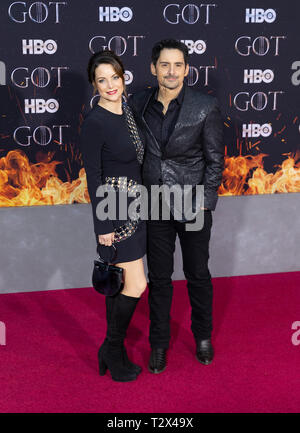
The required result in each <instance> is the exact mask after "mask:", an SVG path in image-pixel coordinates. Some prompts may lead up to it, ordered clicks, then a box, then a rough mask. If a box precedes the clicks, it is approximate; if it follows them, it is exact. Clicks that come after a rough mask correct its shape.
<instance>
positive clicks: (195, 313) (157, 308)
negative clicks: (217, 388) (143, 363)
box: [147, 210, 213, 349]
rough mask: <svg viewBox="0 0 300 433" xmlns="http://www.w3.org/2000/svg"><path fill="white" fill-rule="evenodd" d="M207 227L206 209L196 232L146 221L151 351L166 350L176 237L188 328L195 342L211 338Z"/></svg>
mask: <svg viewBox="0 0 300 433" xmlns="http://www.w3.org/2000/svg"><path fill="white" fill-rule="evenodd" d="M211 226H212V214H211V211H210V210H206V211H204V225H203V228H202V229H201V230H199V231H186V230H185V223H181V222H178V221H175V220H174V219H171V220H170V221H163V220H159V221H151V220H149V221H148V222H147V227H148V230H147V241H148V242H147V263H148V271H149V273H148V278H149V307H150V333H149V341H150V345H151V347H152V348H158V347H160V348H165V349H167V348H168V347H169V341H170V309H171V303H172V295H173V286H172V279H171V276H172V273H173V270H174V251H175V241H176V235H177V234H178V236H179V240H180V245H181V250H182V259H183V272H184V275H185V278H186V280H187V287H188V294H189V299H190V303H191V307H192V312H191V329H192V332H193V334H194V337H195V339H207V338H210V337H211V331H212V298H213V287H212V282H211V275H210V272H209V269H208V258H209V240H210V233H211Z"/></svg>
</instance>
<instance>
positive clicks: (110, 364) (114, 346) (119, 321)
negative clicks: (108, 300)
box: [98, 293, 139, 382]
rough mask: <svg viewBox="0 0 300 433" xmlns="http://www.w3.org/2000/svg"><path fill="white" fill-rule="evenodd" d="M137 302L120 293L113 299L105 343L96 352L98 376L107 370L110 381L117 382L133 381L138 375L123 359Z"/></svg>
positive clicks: (135, 299) (136, 299)
mask: <svg viewBox="0 0 300 433" xmlns="http://www.w3.org/2000/svg"><path fill="white" fill-rule="evenodd" d="M138 300H139V298H133V297H131V296H126V295H123V294H122V293H120V294H118V295H116V296H115V297H114V300H113V303H112V304H113V305H112V309H111V312H110V320H109V321H108V323H107V336H106V341H105V342H104V343H103V344H102V346H101V347H100V349H99V352H98V359H99V372H100V375H104V374H105V372H106V370H107V369H109V371H110V373H111V377H112V379H113V380H115V381H118V382H129V381H132V380H135V379H136V378H137V374H138V373H137V372H136V371H133V370H132V367H131V368H129V367H128V366H127V365H126V362H125V357H124V339H125V336H126V331H127V328H128V326H129V323H130V320H131V318H132V315H133V313H134V310H135V308H136V305H137V302H138Z"/></svg>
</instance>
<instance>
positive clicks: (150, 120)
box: [145, 85, 185, 152]
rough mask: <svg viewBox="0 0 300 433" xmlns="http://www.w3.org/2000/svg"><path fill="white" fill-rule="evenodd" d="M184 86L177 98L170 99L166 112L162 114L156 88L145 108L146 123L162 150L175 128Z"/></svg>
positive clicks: (161, 105)
mask: <svg viewBox="0 0 300 433" xmlns="http://www.w3.org/2000/svg"><path fill="white" fill-rule="evenodd" d="M184 88H185V85H183V86H182V89H181V91H180V93H179V94H178V96H177V98H175V99H172V100H171V101H170V103H169V106H168V110H167V112H166V114H163V109H164V106H163V104H162V103H161V102H160V101H158V100H157V95H158V90H157V91H156V92H155V93H154V94H153V96H152V97H151V99H150V101H149V103H148V106H147V108H146V111H145V120H146V123H147V125H148V126H149V128H150V130H151V132H152V134H153V135H154V137H155V139H156V141H157V142H158V144H159V146H160V148H161V150H162V152H163V151H164V147H165V145H166V144H167V142H168V141H169V138H170V136H171V134H172V132H173V130H174V128H175V125H176V122H177V119H178V114H179V110H180V107H181V104H182V102H183V97H184Z"/></svg>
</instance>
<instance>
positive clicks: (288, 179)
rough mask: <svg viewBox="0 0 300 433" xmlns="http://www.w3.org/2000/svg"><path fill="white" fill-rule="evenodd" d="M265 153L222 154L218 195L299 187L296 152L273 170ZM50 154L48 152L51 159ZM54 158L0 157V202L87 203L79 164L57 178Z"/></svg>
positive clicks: (14, 154)
mask: <svg viewBox="0 0 300 433" xmlns="http://www.w3.org/2000/svg"><path fill="white" fill-rule="evenodd" d="M265 156H266V155H265V154H259V155H256V156H252V155H247V156H237V157H225V170H224V173H223V181H222V185H221V186H220V188H219V195H221V196H225V195H251V194H274V193H283V192H299V191H300V154H298V155H297V154H296V155H294V156H293V155H291V154H287V158H286V159H285V160H284V161H283V163H282V164H281V165H280V166H278V167H279V169H278V170H277V171H276V172H275V173H267V172H266V171H265V170H264V168H263V158H264V157H265ZM52 157H53V154H50V155H48V159H51V158H52ZM58 164H60V162H58V161H51V160H50V161H49V160H48V161H46V162H39V163H36V164H33V163H31V162H30V161H29V160H28V157H27V156H26V154H25V153H24V152H22V151H21V150H12V151H10V152H8V154H7V155H6V156H5V157H2V158H0V206H32V205H53V204H71V203H88V202H89V195H88V191H87V183H86V175H85V171H84V169H83V168H81V169H80V171H79V177H78V178H77V179H76V180H73V181H72V182H63V181H61V180H60V179H59V177H58V174H57V173H56V171H55V169H56V166H57V165H58Z"/></svg>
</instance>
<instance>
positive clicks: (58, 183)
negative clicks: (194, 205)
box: [0, 0, 300, 206]
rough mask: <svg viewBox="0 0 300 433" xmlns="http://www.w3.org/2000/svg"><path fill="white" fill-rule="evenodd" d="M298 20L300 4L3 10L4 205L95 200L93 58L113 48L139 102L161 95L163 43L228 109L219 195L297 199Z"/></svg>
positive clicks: (20, 6) (49, 5) (0, 183)
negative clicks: (87, 151) (83, 133)
mask: <svg viewBox="0 0 300 433" xmlns="http://www.w3.org/2000/svg"><path fill="white" fill-rule="evenodd" d="M299 13H300V6H299V2H298V1H296V0H295V1H291V0H290V1H287V2H282V1H279V0H272V1H269V0H260V1H255V2H254V1H252V0H248V1H244V0H239V1H233V0H218V1H216V2H215V3H200V2H197V1H195V2H193V3H189V2H188V1H180V0H174V3H172V2H171V1H170V0H168V1H158V0H151V1H143V0H118V1H115V0H105V1H102V0H101V1H98V0H86V1H80V0H67V1H43V2H36V1H7V0H1V5H0V36H1V39H0V41H1V42H0V44H1V49H0V98H1V110H0V152H1V153H0V206H28V205H44V204H63V203H64V204H65V203H86V202H88V200H89V199H88V193H87V187H86V179H85V173H84V169H83V168H82V159H81V155H80V152H79V148H78V141H79V131H80V125H81V123H82V120H83V117H84V115H85V113H86V112H87V111H88V110H89V109H90V107H91V106H92V105H93V104H94V103H96V102H97V97H96V98H93V92H92V87H91V86H90V84H89V83H88V81H87V74H86V66H87V62H88V59H89V57H90V55H91V54H92V53H94V52H96V51H98V50H101V49H103V48H110V49H112V50H114V51H115V52H116V53H117V54H118V55H120V56H121V58H122V60H123V62H124V64H125V69H126V82H127V86H128V92H129V93H133V92H135V91H138V90H140V89H143V88H144V87H146V86H153V85H155V79H154V78H153V77H152V76H151V74H150V67H149V65H150V56H151V47H152V45H153V44H154V43H155V42H156V41H158V40H160V39H162V38H176V39H178V40H182V41H184V42H185V43H186V45H187V46H188V48H189V51H190V73H189V75H188V77H187V79H186V82H187V85H189V86H191V87H194V88H196V89H200V90H201V91H202V92H204V93H207V94H211V95H213V96H216V97H217V98H218V99H219V101H220V105H221V110H222V114H223V119H224V132H225V135H224V140H225V145H226V163H225V170H224V176H223V182H222V185H221V187H220V190H219V194H220V195H249V194H266V193H267V194H269V193H283V192H299V191H300V163H299V137H300V135H299V89H300V55H299V19H298V17H299ZM99 133H101V131H99Z"/></svg>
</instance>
